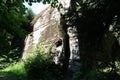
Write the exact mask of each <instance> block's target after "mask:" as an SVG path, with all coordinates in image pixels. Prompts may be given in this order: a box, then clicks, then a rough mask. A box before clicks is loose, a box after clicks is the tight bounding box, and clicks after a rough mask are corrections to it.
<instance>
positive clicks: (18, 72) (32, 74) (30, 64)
mask: <svg viewBox="0 0 120 80" xmlns="http://www.w3.org/2000/svg"><path fill="white" fill-rule="evenodd" d="M44 50H45V49H43V48H39V49H37V50H36V52H35V54H33V55H30V56H29V57H28V58H27V60H25V61H20V62H17V63H14V64H13V65H11V66H9V67H7V68H5V69H3V70H0V73H1V74H0V76H1V75H2V76H5V77H13V78H15V79H17V80H61V79H62V76H61V72H60V68H59V66H57V65H55V64H54V63H53V61H52V58H51V57H50V54H48V53H45V52H44Z"/></svg>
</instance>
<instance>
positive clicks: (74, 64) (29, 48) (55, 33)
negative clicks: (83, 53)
mask: <svg viewBox="0 0 120 80" xmlns="http://www.w3.org/2000/svg"><path fill="white" fill-rule="evenodd" d="M70 1H71V0H59V3H61V4H63V8H61V9H60V10H58V9H56V8H52V7H51V6H49V7H48V8H46V9H45V10H43V11H42V12H41V13H40V14H38V15H37V16H36V17H35V18H34V19H33V21H32V22H31V23H32V25H33V32H32V33H31V34H29V35H28V36H27V37H26V40H25V48H24V53H23V59H25V58H26V55H27V54H30V53H33V52H34V48H33V47H35V46H36V45H39V44H43V43H44V42H46V41H47V43H46V44H44V45H47V46H48V45H49V44H53V45H54V46H53V49H52V50H53V52H54V53H56V56H55V57H54V61H55V63H56V64H59V60H60V58H61V57H64V56H65V55H63V54H62V52H64V51H63V50H64V49H62V48H64V46H63V44H64V41H63V40H64V39H62V38H63V37H64V35H66V34H67V35H68V36H69V45H70V60H69V68H70V70H71V71H73V72H75V71H77V70H80V65H81V64H80V63H79V61H80V50H79V41H78V33H77V29H76V28H75V27H73V26H71V27H70V26H69V27H68V31H67V30H66V31H67V32H66V33H65V32H64V31H63V27H64V25H63V24H64V23H65V18H64V17H63V16H65V15H66V14H67V13H68V12H69V8H70ZM59 40H61V44H60V45H59V46H57V45H56V42H59Z"/></svg>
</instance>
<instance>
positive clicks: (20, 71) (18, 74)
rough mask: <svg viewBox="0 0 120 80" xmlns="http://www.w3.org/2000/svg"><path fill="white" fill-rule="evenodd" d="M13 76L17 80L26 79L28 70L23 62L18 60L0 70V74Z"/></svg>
mask: <svg viewBox="0 0 120 80" xmlns="http://www.w3.org/2000/svg"><path fill="white" fill-rule="evenodd" d="M1 75H2V76H3V77H11V78H15V79H17V80H26V76H27V75H26V71H25V68H24V63H23V62H18V63H14V64H12V65H10V66H9V67H7V68H5V69H3V70H0V76H1Z"/></svg>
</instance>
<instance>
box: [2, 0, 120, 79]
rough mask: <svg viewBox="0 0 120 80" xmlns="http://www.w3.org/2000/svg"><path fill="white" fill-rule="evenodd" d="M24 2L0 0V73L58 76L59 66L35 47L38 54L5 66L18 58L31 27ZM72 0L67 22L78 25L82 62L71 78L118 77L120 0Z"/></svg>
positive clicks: (46, 0)
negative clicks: (79, 68)
mask: <svg viewBox="0 0 120 80" xmlns="http://www.w3.org/2000/svg"><path fill="white" fill-rule="evenodd" d="M26 1H27V2H28V3H29V4H30V5H31V4H32V3H33V2H43V3H49V4H51V5H52V6H53V7H58V8H60V6H61V5H59V4H57V3H58V1H57V0H26ZM23 2H24V1H22V0H18V1H17V0H1V1H0V23H1V24H0V41H1V43H0V68H1V71H0V73H1V74H2V75H4V76H7V77H9V76H10V77H11V76H12V77H13V75H14V77H16V78H19V79H20V80H24V79H28V80H30V79H32V80H39V79H40V80H61V79H62V78H63V76H61V75H62V74H61V71H59V70H60V68H59V67H58V66H56V65H54V63H53V62H52V61H51V58H50V56H48V54H47V57H46V55H45V54H44V55H41V54H42V53H44V51H43V52H39V51H37V52H36V53H37V54H39V55H37V56H33V57H30V58H28V61H26V62H24V61H20V62H17V63H15V64H13V65H12V66H9V67H7V68H5V66H8V65H9V64H10V63H12V62H16V61H19V59H20V57H21V55H22V49H23V47H24V42H23V41H24V38H25V36H26V35H27V34H28V33H29V32H31V31H32V29H31V27H30V25H29V22H30V20H31V19H32V18H33V16H30V15H31V14H32V13H31V12H29V11H28V13H26V8H25V6H24V5H23ZM71 4H72V5H71V8H70V10H69V13H68V14H66V15H65V17H67V18H68V17H69V20H68V19H67V20H66V23H70V24H67V26H69V25H70V26H75V27H77V29H78V34H79V41H80V44H79V46H80V51H81V55H80V56H81V63H82V64H83V66H82V68H81V69H82V70H81V71H78V72H76V73H75V74H74V76H73V78H72V80H80V79H81V78H84V79H86V80H119V79H120V76H119V75H120V5H119V4H120V1H119V0H71ZM65 29H66V28H65ZM39 50H41V49H39ZM38 66H39V67H38ZM16 67H17V68H16ZM3 68H4V69H3ZM2 69H3V70H2ZM36 71H37V72H36ZM11 73H13V74H11ZM56 73H57V74H56ZM10 74H11V75H10ZM55 74H56V75H55ZM31 75H32V76H31ZM39 75H41V76H39ZM0 76H1V75H0ZM21 76H22V77H21ZM17 80H18V79H17Z"/></svg>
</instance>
